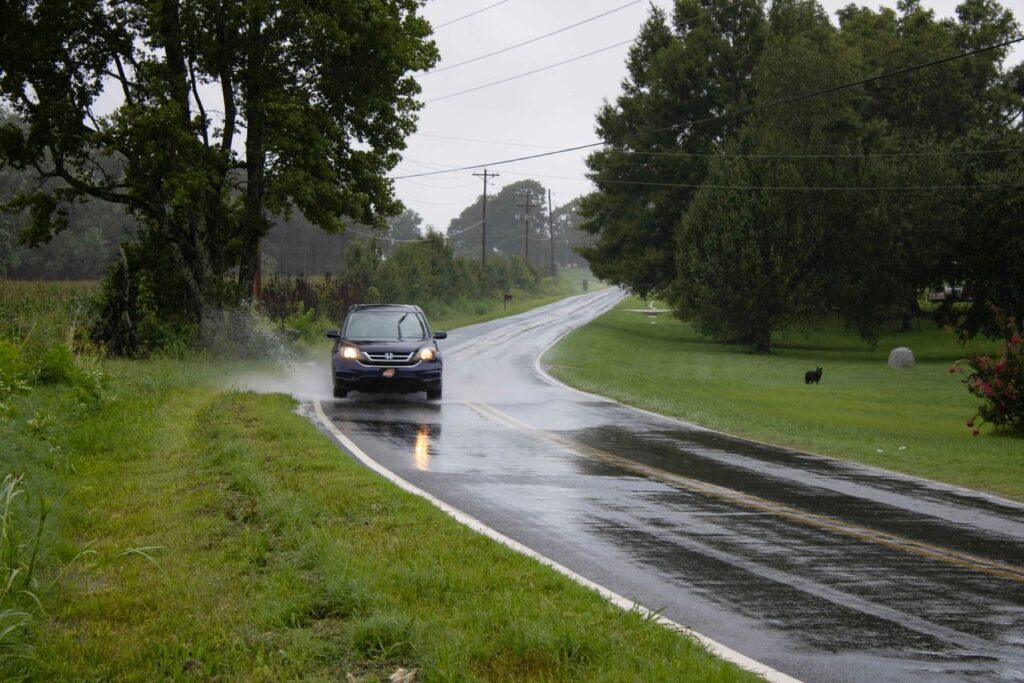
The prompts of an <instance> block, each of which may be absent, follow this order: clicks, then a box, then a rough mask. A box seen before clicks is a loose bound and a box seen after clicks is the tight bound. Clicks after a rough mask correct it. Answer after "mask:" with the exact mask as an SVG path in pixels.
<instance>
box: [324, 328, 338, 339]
mask: <svg viewBox="0 0 1024 683" xmlns="http://www.w3.org/2000/svg"><path fill="white" fill-rule="evenodd" d="M327 338H328V339H341V332H338V331H337V330H328V331H327Z"/></svg>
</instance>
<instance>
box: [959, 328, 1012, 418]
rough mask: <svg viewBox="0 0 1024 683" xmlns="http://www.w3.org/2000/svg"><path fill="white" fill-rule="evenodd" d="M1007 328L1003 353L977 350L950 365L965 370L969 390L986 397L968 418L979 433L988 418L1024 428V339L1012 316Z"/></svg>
mask: <svg viewBox="0 0 1024 683" xmlns="http://www.w3.org/2000/svg"><path fill="white" fill-rule="evenodd" d="M1007 332H1008V334H1007V342H1006V348H1005V349H1004V350H1003V352H1002V353H1001V354H999V355H997V356H996V357H992V356H987V355H984V354H980V353H974V354H971V355H970V356H969V357H968V358H966V359H964V360H960V361H957V362H956V363H954V364H953V367H951V368H950V369H949V371H950V372H951V373H955V372H960V373H961V374H963V375H964V376H965V379H964V380H963V381H964V382H965V383H966V384H967V390H968V391H970V392H971V393H972V394H974V395H975V396H978V397H979V398H981V399H983V400H984V403H982V404H981V405H980V406H979V407H978V412H977V413H976V414H975V415H974V417H972V418H971V419H970V420H968V421H967V427H968V428H969V429H972V430H973V433H974V435H975V436H977V435H978V434H979V427H981V425H982V424H984V423H985V422H991V423H992V424H994V425H996V426H997V427H1006V428H1009V429H1012V430H1017V431H1024V341H1022V340H1021V334H1020V330H1019V329H1018V328H1017V324H1016V321H1014V320H1013V319H1012V318H1011V319H1010V320H1009V321H1008V322H1007Z"/></svg>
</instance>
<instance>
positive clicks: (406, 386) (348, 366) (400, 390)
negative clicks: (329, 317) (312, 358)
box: [333, 359, 442, 394]
mask: <svg viewBox="0 0 1024 683" xmlns="http://www.w3.org/2000/svg"><path fill="white" fill-rule="evenodd" d="M333 368H334V387H335V388H336V389H342V390H344V391H361V392H367V393H394V394H409V393H413V392H416V391H428V390H431V389H436V388H437V387H439V386H440V385H441V373H442V366H441V362H440V361H421V362H419V363H417V364H416V365H413V366H409V367H394V366H389V367H373V366H366V365H362V364H361V363H359V362H357V361H345V360H338V359H335V360H334V363H333ZM387 371H393V373H387ZM386 374H391V376H390V377H388V376H386Z"/></svg>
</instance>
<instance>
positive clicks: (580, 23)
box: [418, 0, 644, 76]
mask: <svg viewBox="0 0 1024 683" xmlns="http://www.w3.org/2000/svg"><path fill="white" fill-rule="evenodd" d="M641 2H644V0H633V2H627V3H626V4H625V5H620V6H619V7H616V8H615V9H610V10H608V11H607V12H602V13H601V14H597V15H594V16H592V17H590V18H588V19H584V20H582V21H578V22H576V23H575V24H571V25H569V26H565V27H563V28H560V29H558V30H556V31H552V32H551V33H545V34H544V35H542V36H537V37H536V38H531V39H529V40H524V41H523V42H521V43H516V44H515V45H509V46H508V47H504V48H502V49H500V50H495V51H494V52H488V53H487V54H483V55H480V56H479V57H473V58H472V59H467V60H465V61H462V62H457V63H455V64H450V65H448V66H441V67H438V68H436V69H431V70H430V71H427V72H426V73H422V74H418V76H429V75H431V74H436V73H440V72H442V71H448V70H449V69H454V68H456V67H460V66H465V65H466V64H472V63H473V62H479V61H480V60H481V59H487V58H488V57H494V56H495V55H500V54H503V53H505V52H508V51H510V50H515V49H516V48H520V47H523V46H524V45H529V44H531V43H536V42H537V41H540V40H544V39H545V38H550V37H551V36H556V35H558V34H559V33H564V32H566V31H568V30H570V29H574V28H576V27H577V26H583V25H584V24H588V23H590V22H592V21H596V20H597V19H601V18H602V17H606V16H608V15H609V14H614V13H615V12H619V11H621V10H624V9H626V8H627V7H632V6H633V5H639V4H640V3H641ZM438 28H440V27H438ZM634 40H636V39H635V38H634Z"/></svg>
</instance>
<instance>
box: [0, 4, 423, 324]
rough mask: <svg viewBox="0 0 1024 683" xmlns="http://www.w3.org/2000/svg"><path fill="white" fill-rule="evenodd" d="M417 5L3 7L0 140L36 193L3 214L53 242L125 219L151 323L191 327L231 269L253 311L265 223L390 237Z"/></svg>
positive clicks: (418, 36) (1, 155)
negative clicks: (107, 208) (391, 177)
mask: <svg viewBox="0 0 1024 683" xmlns="http://www.w3.org/2000/svg"><path fill="white" fill-rule="evenodd" d="M420 4H421V3H420V2H419V0H364V1H362V2H357V3H329V4H323V3H315V2H308V1H306V0H245V1H242V2H223V0H196V1H195V2H180V1H179V0H165V1H163V2H159V3H145V2H135V1H129V0H113V1H111V0H84V1H83V2H76V3H70V4H69V3H65V2H55V1H52V0H39V1H38V2H15V3H6V4H5V5H4V11H3V15H2V16H0V97H2V98H3V101H4V102H6V103H7V105H8V106H10V107H11V108H12V109H13V111H14V113H15V114H16V115H17V116H18V117H19V119H20V122H21V125H15V124H13V123H11V122H7V123H5V124H4V125H3V126H0V162H2V164H3V165H5V166H11V167H13V168H15V169H18V170H27V171H29V172H30V173H32V174H33V175H34V177H35V181H36V182H35V184H34V185H33V186H32V187H31V188H28V189H23V190H22V191H20V192H18V193H17V194H16V195H15V196H14V197H13V199H11V200H10V201H9V202H7V205H6V206H7V208H8V209H10V210H14V211H25V212H27V214H28V216H29V218H30V222H29V223H28V225H27V226H26V228H25V229H24V230H23V231H22V235H21V239H22V240H23V241H24V242H25V243H28V244H38V243H41V242H45V241H46V240H48V239H50V238H51V237H52V236H53V235H54V234H56V233H58V232H60V231H61V230H62V229H64V228H65V227H66V215H67V207H68V206H69V205H71V204H73V203H74V202H76V201H78V200H80V199H81V198H84V197H92V198H96V199H100V200H104V201H108V202H113V203H117V204H121V205H123V206H125V207H126V208H127V210H128V211H129V212H130V213H131V214H132V215H134V216H136V217H137V218H138V219H139V220H140V221H141V222H142V225H143V230H142V232H141V233H140V243H139V245H138V248H136V249H133V250H131V251H130V254H131V255H133V258H134V260H135V262H134V263H132V264H131V268H130V271H131V273H135V272H136V271H141V272H144V273H145V272H150V273H151V274H153V275H154V276H155V272H156V271H157V270H159V271H160V272H161V273H162V275H161V277H166V278H171V279H172V282H170V283H166V284H167V285H168V286H166V287H161V288H160V289H161V291H167V292H172V293H173V295H172V296H171V297H168V298H166V299H165V300H164V301H162V302H161V305H162V307H163V308H165V309H166V310H167V311H168V312H174V311H177V312H180V313H184V314H186V315H190V316H193V317H194V316H198V315H201V313H202V310H203V308H204V306H205V305H206V304H207V303H208V302H209V301H210V300H211V299H213V300H217V299H221V298H224V297H225V296H230V292H225V291H224V287H223V276H224V275H225V274H226V273H227V272H228V271H229V270H231V269H232V268H237V270H238V289H237V292H238V293H239V294H240V295H241V296H243V297H244V296H247V295H248V292H249V291H251V285H252V279H253V276H254V272H255V269H256V264H257V259H258V245H259V239H260V238H261V237H262V236H263V235H264V234H266V233H267V231H268V230H269V229H270V227H271V225H272V222H273V216H275V215H282V216H287V215H288V214H289V213H290V212H291V211H293V210H299V211H301V212H302V214H303V215H304V216H305V217H306V218H308V219H309V220H310V221H312V222H313V223H314V224H316V225H318V226H320V227H321V228H323V229H325V230H327V231H329V232H340V231H341V230H343V226H344V222H343V221H344V220H345V219H346V218H348V219H352V220H356V221H359V222H361V223H364V224H368V225H383V222H384V219H385V217H387V216H389V215H393V214H396V213H399V212H400V210H401V205H400V203H399V202H398V201H397V200H396V199H395V197H394V194H393V188H392V186H391V183H390V181H388V180H387V178H386V176H385V174H386V172H387V171H389V170H390V169H391V168H393V167H394V166H395V164H396V163H397V162H398V159H399V151H400V150H401V149H402V148H403V147H404V139H405V137H406V136H407V135H408V134H409V133H411V132H412V131H413V129H414V125H415V112H416V110H417V109H418V107H419V106H420V105H419V103H418V102H417V100H416V99H415V98H416V95H417V94H418V93H419V86H418V85H417V84H416V82H415V80H414V79H413V78H412V77H411V72H413V71H417V70H425V69H428V68H430V67H431V66H432V65H433V64H434V63H435V61H436V59H437V51H436V49H435V47H434V45H433V43H432V42H431V41H430V40H429V35H430V26H429V24H428V23H427V22H426V21H425V20H424V19H423V18H422V17H420V16H419V15H418V14H417V12H418V10H419V7H420ZM111 102H114V103H115V104H113V106H111ZM108 110H109V111H108ZM154 260H160V261H162V262H164V263H168V264H170V265H169V267H161V268H154V267H153V263H152V262H153V261H154ZM130 277H134V275H130Z"/></svg>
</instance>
